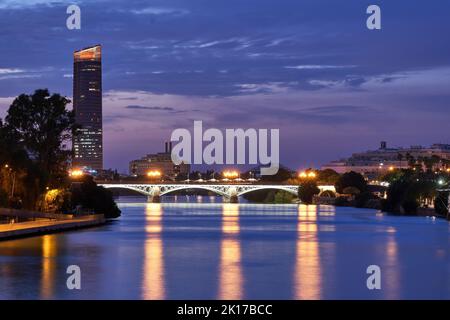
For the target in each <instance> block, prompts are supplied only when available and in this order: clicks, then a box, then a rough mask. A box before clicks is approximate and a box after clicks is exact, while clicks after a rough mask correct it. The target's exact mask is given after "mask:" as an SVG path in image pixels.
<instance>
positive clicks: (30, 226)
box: [0, 209, 107, 241]
mask: <svg viewBox="0 0 450 320" xmlns="http://www.w3.org/2000/svg"><path fill="white" fill-rule="evenodd" d="M9 210H10V209H9ZM16 214H17V215H23V214H24V212H23V211H22V212H21V211H20V210H17V211H16V210H14V215H16ZM27 214H28V212H27V213H25V215H27ZM39 214H40V213H33V215H39ZM38 219H39V220H34V221H26V222H16V223H6V224H0V241H4V240H11V239H16V238H24V237H32V236H38V235H43V234H49V233H56V232H63V231H70V230H78V229H83V228H90V227H96V226H100V225H104V224H105V223H106V222H107V220H106V219H105V217H104V215H85V216H80V217H73V216H67V217H64V218H61V217H58V218H56V219H49V218H47V219H46V218H38Z"/></svg>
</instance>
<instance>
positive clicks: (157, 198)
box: [147, 195, 161, 203]
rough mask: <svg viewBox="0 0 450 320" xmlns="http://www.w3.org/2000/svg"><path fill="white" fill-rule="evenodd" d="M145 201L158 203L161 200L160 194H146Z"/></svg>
mask: <svg viewBox="0 0 450 320" xmlns="http://www.w3.org/2000/svg"><path fill="white" fill-rule="evenodd" d="M147 202H148V203H160V202H161V196H160V195H156V196H147Z"/></svg>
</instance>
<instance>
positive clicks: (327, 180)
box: [317, 169, 340, 185]
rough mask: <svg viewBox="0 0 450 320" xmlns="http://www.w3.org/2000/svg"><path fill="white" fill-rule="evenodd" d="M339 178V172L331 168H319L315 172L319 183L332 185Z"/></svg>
mask: <svg viewBox="0 0 450 320" xmlns="http://www.w3.org/2000/svg"><path fill="white" fill-rule="evenodd" d="M339 178H340V175H339V173H337V172H336V171H334V170H332V169H325V170H321V171H319V172H318V173H317V181H319V183H320V184H327V185H334V184H335V183H336V182H337V181H338V180H339Z"/></svg>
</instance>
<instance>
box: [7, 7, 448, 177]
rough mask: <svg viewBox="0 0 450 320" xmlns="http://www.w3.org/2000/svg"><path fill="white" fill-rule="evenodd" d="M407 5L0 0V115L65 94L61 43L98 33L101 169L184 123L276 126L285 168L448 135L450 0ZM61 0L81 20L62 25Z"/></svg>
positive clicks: (75, 45) (155, 146)
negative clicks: (25, 100) (45, 93)
mask: <svg viewBox="0 0 450 320" xmlns="http://www.w3.org/2000/svg"><path fill="white" fill-rule="evenodd" d="M412 2H413V1H406V0H397V1H370V2H369V1H356V0H355V1H332V0H327V1H325V0H317V1H307V0H304V1H302V0H295V1H290V0H286V1H282V2H280V1H276V0H258V1H253V0H252V1H242V0H226V1H225V0H223V1H222V0H220V1H211V0H192V1H188V0H184V1H181V0H160V1H135V0H127V1H117V0H100V1H62V0H61V1H55V2H48V1H41V0H20V1H19V0H17V1H16V0H0V30H1V32H0V117H4V115H5V111H6V109H7V108H8V106H9V104H10V103H11V101H12V99H13V98H14V97H15V96H17V95H19V94H20V93H23V92H26V93H31V92H32V91H34V89H37V88H48V89H49V90H50V91H51V92H60V93H62V94H64V95H67V96H69V97H71V95H72V78H71V74H72V52H73V51H74V50H76V49H80V48H83V47H86V46H89V45H93V44H97V43H100V44H102V45H103V66H104V70H103V77H104V78H103V94H104V104H103V108H104V131H105V136H104V144H105V166H106V167H111V168H118V169H120V170H121V171H126V169H127V167H128V161H129V160H132V159H135V158H138V157H141V156H142V155H144V154H146V153H151V152H157V151H162V150H163V147H164V145H163V142H164V141H165V140H167V139H168V138H169V137H170V134H171V132H172V130H173V129H175V128H188V129H191V128H192V126H193V121H194V120H203V125H204V127H205V128H208V127H217V128H239V127H241V128H269V129H270V128H279V129H280V138H281V141H280V142H281V146H280V148H281V150H280V152H281V156H280V159H281V162H282V163H283V164H286V165H288V166H290V167H292V168H293V169H299V168H304V167H309V166H320V165H321V164H323V163H325V162H328V161H330V160H334V159H336V158H340V157H344V156H348V155H350V154H351V153H352V152H356V151H363V150H367V149H374V148H377V147H378V144H379V141H381V140H386V141H388V143H389V145H390V146H409V145H412V144H424V145H429V144H432V143H450V131H449V130H448V125H449V123H450V112H449V111H450V109H449V108H450V103H449V101H450V90H449V84H450V41H449V40H448V37H449V34H450V24H449V23H448V12H450V2H448V1H445V0H434V1H432V2H429V1H423V0H421V1H414V3H412ZM69 3H70V4H72V3H77V4H78V5H79V6H80V7H81V11H82V12H81V13H82V29H81V30H75V31H70V30H68V29H67V28H66V26H65V20H66V18H67V14H66V8H67V6H68V4H69ZM369 4H378V5H380V7H381V9H382V30H381V31H369V30H368V29H367V28H366V26H365V23H366V17H367V15H366V13H365V11H366V8H367V6H368V5H369Z"/></svg>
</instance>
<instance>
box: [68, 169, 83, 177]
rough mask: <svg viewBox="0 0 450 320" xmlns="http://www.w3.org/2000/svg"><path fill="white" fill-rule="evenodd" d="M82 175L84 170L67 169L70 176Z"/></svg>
mask: <svg viewBox="0 0 450 320" xmlns="http://www.w3.org/2000/svg"><path fill="white" fill-rule="evenodd" d="M83 175H84V172H83V170H80V169H74V170H71V171H69V176H71V177H72V178H79V177H81V176H83Z"/></svg>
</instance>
